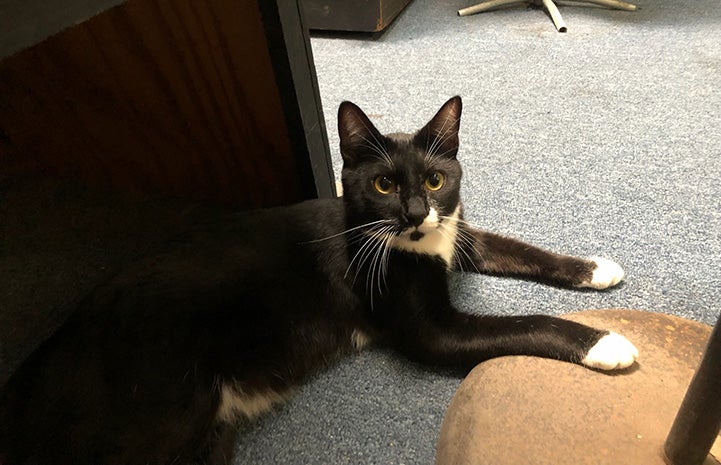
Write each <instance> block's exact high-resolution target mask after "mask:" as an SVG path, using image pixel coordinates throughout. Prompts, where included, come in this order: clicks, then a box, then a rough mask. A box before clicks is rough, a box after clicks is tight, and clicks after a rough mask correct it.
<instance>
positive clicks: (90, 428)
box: [0, 97, 638, 465]
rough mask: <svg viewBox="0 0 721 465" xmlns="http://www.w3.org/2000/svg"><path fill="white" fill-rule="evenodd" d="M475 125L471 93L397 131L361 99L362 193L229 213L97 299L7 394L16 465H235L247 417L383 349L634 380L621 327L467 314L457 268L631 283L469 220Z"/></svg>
mask: <svg viewBox="0 0 721 465" xmlns="http://www.w3.org/2000/svg"><path fill="white" fill-rule="evenodd" d="M460 117H461V99H460V98H459V97H454V98H452V99H450V100H449V101H448V102H446V103H445V104H444V105H443V107H442V108H441V109H440V110H439V111H438V113H437V114H436V115H435V116H434V117H433V119H431V121H430V122H429V123H428V124H427V125H426V126H425V127H423V128H422V129H421V130H420V131H418V132H416V133H415V134H391V135H387V136H384V135H381V134H380V133H379V132H378V130H377V129H376V128H375V127H374V126H373V124H372V123H371V122H370V121H369V119H368V118H367V117H366V115H365V114H364V113H363V112H362V111H361V110H360V109H359V108H358V107H357V106H355V105H354V104H352V103H350V102H344V103H343V104H341V106H340V109H339V113H338V127H339V132H340V141H341V153H342V156H343V161H344V166H343V192H344V195H343V197H342V198H338V199H331V200H313V201H308V202H304V203H300V204H297V205H294V206H290V207H283V208H275V209H268V210H257V211H251V212H245V213H239V214H232V215H228V216H225V217H223V218H222V219H219V220H218V221H217V222H215V223H213V224H205V225H202V226H198V227H197V228H195V229H194V230H192V231H189V232H187V233H186V234H184V235H183V236H181V237H180V238H178V239H177V240H176V241H175V242H173V243H172V244H169V245H168V247H167V249H166V250H164V251H163V252H161V253H158V254H155V255H153V256H150V257H147V258H145V259H143V260H141V261H139V262H137V263H135V264H134V265H133V266H129V267H127V268H125V269H124V270H123V271H122V272H120V273H119V274H118V275H117V276H115V277H114V278H113V279H111V280H110V281H109V282H107V283H105V284H104V285H102V286H100V287H99V288H98V289H96V290H95V291H94V292H93V293H92V294H91V295H90V296H88V297H87V298H86V299H85V300H84V302H83V303H82V305H81V306H80V307H79V308H78V309H77V311H76V312H75V313H74V315H73V316H72V317H71V318H70V319H69V320H68V321H67V323H66V324H65V325H64V326H63V327H62V328H61V329H60V330H59V331H58V332H57V333H56V334H55V335H54V336H53V337H52V338H51V339H50V340H48V341H47V342H46V343H45V344H43V345H42V346H41V347H40V349H39V350H37V351H36V352H35V353H34V354H33V355H32V356H31V358H30V359H29V360H28V361H27V362H26V363H25V364H24V365H23V367H22V368H21V369H20V370H19V371H18V372H17V373H16V374H15V375H14V376H13V378H12V379H11V381H10V383H9V385H8V387H7V388H6V392H5V393H4V395H3V400H2V409H1V410H2V415H3V416H2V418H0V420H2V426H0V457H4V461H3V463H2V465H9V464H30V463H42V464H73V465H80V464H125V465H132V464H143V465H144V464H170V463H174V464H186V463H211V464H222V463H228V462H229V461H230V460H231V455H232V452H233V443H234V438H235V434H236V430H235V428H234V424H235V423H236V421H237V420H238V419H239V418H240V417H241V416H246V417H254V416H256V415H258V414H260V413H262V412H263V411H265V410H267V409H269V408H271V407H272V406H273V405H274V404H276V403H279V402H282V401H283V400H284V399H286V398H287V397H288V396H289V395H290V394H291V393H292V391H293V388H294V387H295V386H298V385H299V383H301V382H302V381H303V380H304V379H305V378H306V377H307V375H308V374H310V373H312V372H313V371H314V370H317V369H318V368H320V367H322V366H323V365H325V364H327V363H328V361H329V360H333V359H334V358H336V357H338V356H340V355H343V354H346V353H350V352H353V351H356V350H359V349H362V348H363V347H364V346H365V345H366V344H368V343H370V342H374V343H376V344H382V345H385V346H387V347H391V348H393V349H396V350H398V351H399V352H401V353H403V354H405V356H407V357H408V358H409V359H412V360H416V361H419V362H423V363H428V364H432V365H438V366H445V367H455V368H458V369H461V370H469V369H471V368H472V367H473V366H475V365H476V364H478V363H479V362H482V361H483V360H486V359H489V358H492V357H497V356H501V355H511V354H523V355H535V356H539V357H548V358H554V359H559V360H565V361H569V362H573V363H579V364H582V365H585V366H588V367H592V368H597V369H602V370H613V369H620V368H625V367H628V366H630V365H632V364H633V363H634V361H635V359H636V357H637V355H638V353H637V351H636V349H635V348H634V346H633V345H632V344H631V343H630V342H629V341H627V340H626V339H625V338H624V337H622V336H620V335H618V334H615V333H612V332H609V331H605V330H599V329H594V328H590V327H587V326H583V325H581V324H578V323H574V322H571V321H567V320H563V319H558V318H554V317H551V316H546V315H535V316H514V317H498V316H481V315H471V314H469V313H464V312H462V311H459V310H457V309H455V308H453V306H452V305H451V303H450V299H449V294H448V292H449V291H448V285H447V278H448V274H449V273H450V272H452V271H454V270H461V271H474V272H479V273H489V274H496V275H508V276H517V277H523V278H527V279H535V280H539V281H543V282H552V283H555V284H559V285H563V286H567V287H591V288H596V289H603V288H606V287H609V286H613V285H615V284H617V283H618V282H619V281H620V280H621V279H623V276H624V273H623V270H622V269H621V267H620V266H618V265H617V264H616V263H614V262H612V261H609V260H605V259H601V258H591V259H580V258H574V257H569V256H564V255H558V254H554V253H551V252H548V251H545V250H541V249H539V248H537V247H534V246H531V245H528V244H525V243H522V242H519V241H517V240H514V239H510V238H506V237H502V236H499V235H496V234H492V233H489V232H484V231H480V230H477V229H475V228H473V227H471V226H470V225H469V224H468V223H466V222H464V220H463V208H462V204H461V200H460V196H459V185H460V181H461V166H460V163H459V162H458V161H457V159H456V154H457V151H458V130H459V124H460ZM2 460H3V459H0V461H2Z"/></svg>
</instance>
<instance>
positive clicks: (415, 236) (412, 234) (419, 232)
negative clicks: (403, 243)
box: [398, 219, 442, 242]
mask: <svg viewBox="0 0 721 465" xmlns="http://www.w3.org/2000/svg"><path fill="white" fill-rule="evenodd" d="M441 221H442V220H440V219H439V220H438V221H427V220H426V221H424V222H423V223H421V224H420V225H418V226H411V227H409V228H406V229H404V230H403V231H401V232H400V234H398V235H399V236H401V237H406V238H408V239H409V240H411V241H413V242H417V241H420V240H421V239H423V238H424V237H425V235H426V234H428V233H431V232H433V231H435V230H436V229H437V228H438V227H439V226H440V223H441Z"/></svg>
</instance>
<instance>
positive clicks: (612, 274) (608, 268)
mask: <svg viewBox="0 0 721 465" xmlns="http://www.w3.org/2000/svg"><path fill="white" fill-rule="evenodd" d="M589 260H591V261H592V262H594V263H595V264H596V269H595V270H593V276H592V277H591V280H590V281H584V282H582V283H581V284H579V285H578V287H592V288H594V289H606V288H607V287H611V286H615V285H616V284H618V283H620V282H621V280H623V277H624V276H625V275H626V273H624V271H623V268H621V265H619V264H618V263H616V262H614V261H613V260H608V259H606V258H601V257H590V258H589Z"/></svg>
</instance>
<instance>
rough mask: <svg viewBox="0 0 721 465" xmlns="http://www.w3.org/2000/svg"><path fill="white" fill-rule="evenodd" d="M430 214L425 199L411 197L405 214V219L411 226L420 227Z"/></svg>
mask: <svg viewBox="0 0 721 465" xmlns="http://www.w3.org/2000/svg"><path fill="white" fill-rule="evenodd" d="M426 216H428V210H427V209H426V204H425V202H423V200H421V199H418V198H411V199H409V200H408V209H407V210H406V212H405V214H404V215H403V217H404V219H405V220H406V222H408V224H409V225H410V226H415V227H418V226H420V224H421V223H423V220H425V219H426Z"/></svg>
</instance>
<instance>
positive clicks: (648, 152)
mask: <svg viewBox="0 0 721 465" xmlns="http://www.w3.org/2000/svg"><path fill="white" fill-rule="evenodd" d="M472 2H473V0H470V1H467V0H415V1H414V2H413V3H411V5H410V6H409V7H408V8H407V9H406V11H405V12H404V13H403V14H402V15H401V16H400V17H399V18H398V19H397V20H396V21H395V23H394V24H393V25H392V26H391V28H390V30H388V31H387V32H386V33H384V34H382V35H381V36H379V37H368V36H363V37H361V38H358V37H348V36H334V37H328V36H325V37H315V38H314V39H313V40H312V45H313V52H314V56H315V62H316V67H317V72H318V78H319V83H320V90H321V96H322V99H323V104H324V111H325V115H326V120H327V123H328V132H329V137H330V143H331V147H332V148H333V151H334V152H333V157H334V163H335V168H336V172H337V173H339V172H340V166H341V165H340V156H339V154H338V150H337V146H338V137H337V135H336V133H335V131H336V125H335V114H336V109H337V106H338V104H339V103H340V102H341V101H342V100H346V99H347V100H351V101H354V102H355V103H357V104H359V105H360V106H361V107H362V108H364V109H365V110H366V111H367V112H368V114H369V115H371V117H372V119H373V120H374V121H375V122H376V123H377V126H378V127H379V129H381V131H384V132H391V131H398V130H404V131H412V130H415V129H417V128H419V127H420V126H421V125H423V124H424V123H425V122H426V121H427V120H428V119H429V118H430V117H431V116H432V115H433V114H434V112H435V111H436V110H437V109H438V108H439V107H440V105H441V104H442V103H443V102H444V101H445V100H446V99H447V98H449V97H451V96H453V95H455V94H459V95H461V96H462V97H463V101H464V115H463V120H462V124H461V130H462V134H461V150H460V154H459V159H460V160H461V161H462V162H463V164H464V168H465V178H464V198H465V205H466V210H467V213H466V216H467V219H468V220H470V221H472V222H474V223H476V224H478V225H479V226H481V227H483V228H485V229H490V230H493V231H497V232H501V233H505V234H508V235H512V236H516V237H519V238H522V239H525V240H527V241H529V242H532V243H535V244H538V245H541V246H545V247H548V248H551V249H553V250H556V251H559V252H565V253H571V254H576V255H582V256H585V255H593V254H599V255H602V256H606V257H609V258H613V259H615V260H617V261H618V262H620V263H621V264H622V265H623V266H624V267H625V269H626V272H627V279H626V281H625V283H624V284H623V285H621V286H620V287H618V288H616V289H613V290H611V291H607V292H600V293H597V292H574V291H568V290H562V289H556V288H549V287H544V286H541V285H536V284H532V283H528V282H519V281H513V280H507V279H499V278H491V277H482V276H459V277H456V278H454V280H453V287H454V291H455V295H456V300H457V303H458V305H459V306H460V307H462V308H464V309H467V310H469V311H477V312H490V313H502V314H510V313H515V312H519V313H531V312H544V313H552V314H560V313H565V312H570V311H576V310H582V309H588V308H605V307H630V308H639V309H645V310H650V311H656V312H666V313H672V314H676V315H680V316H684V317H687V318H691V319H694V320H698V321H702V322H706V323H709V324H712V323H713V322H714V321H715V320H716V318H717V316H718V315H719V309H721V304H719V301H721V272H720V271H719V265H718V260H719V258H720V257H721V237H719V226H721V183H719V179H720V178H721V176H720V175H721V161H720V160H721V8H719V2H718V1H713V0H699V1H695V2H683V1H680V0H677V1H672V0H663V1H651V0H645V1H640V2H638V4H639V6H640V7H641V9H640V10H638V11H636V12H618V11H608V10H603V9H598V8H576V7H561V11H562V13H563V15H564V19H565V20H566V22H567V24H568V33H566V34H558V33H556V32H555V30H554V28H553V24H552V23H551V20H550V19H549V18H548V16H547V15H546V14H545V13H544V12H543V11H541V10H536V9H523V8H521V9H513V10H506V11H498V12H493V13H484V14H480V15H475V16H472V17H466V18H459V17H458V16H456V10H457V9H458V8H461V7H464V6H467V5H469V4H470V3H472ZM641 357H643V354H641ZM459 383H460V379H458V378H454V377H452V376H450V375H448V374H438V373H434V372H432V371H429V370H426V369H424V368H422V367H419V366H415V365H411V364H409V363H408V362H406V361H405V360H402V359H401V358H399V357H396V356H394V355H392V354H389V353H386V352H383V351H370V352H366V353H363V354H361V355H358V356H356V357H354V358H351V359H348V360H346V361H344V362H342V363H340V364H339V365H337V366H335V367H334V368H332V369H330V370H328V371H326V372H324V373H323V374H321V375H319V376H318V377H317V378H316V379H314V380H312V381H311V382H310V383H308V384H307V385H306V386H305V387H304V388H303V389H301V390H300V392H299V393H298V395H297V396H296V397H295V398H294V399H293V400H292V401H291V402H290V403H289V404H287V405H286V406H284V407H283V408H281V409H279V410H278V411H276V412H275V413H273V414H271V415H268V416H266V417H264V418H263V419H261V420H260V421H257V422H255V423H253V424H252V425H249V426H248V427H247V428H246V429H245V431H244V432H243V434H242V436H241V440H240V444H239V450H238V458H237V461H236V462H237V463H239V464H264V465H265V464H269V463H279V464H346V463H347V464H351V463H352V464H430V463H432V462H433V458H434V448H435V443H436V440H437V435H438V431H439V428H440V425H441V421H442V418H443V414H444V411H445V408H446V406H447V405H448V402H449V401H450V399H451V397H452V395H453V393H454V391H455V389H456V388H457V386H458V385H459Z"/></svg>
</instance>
